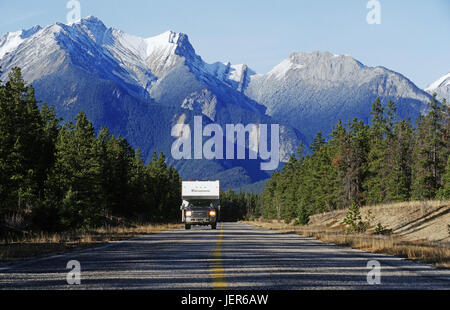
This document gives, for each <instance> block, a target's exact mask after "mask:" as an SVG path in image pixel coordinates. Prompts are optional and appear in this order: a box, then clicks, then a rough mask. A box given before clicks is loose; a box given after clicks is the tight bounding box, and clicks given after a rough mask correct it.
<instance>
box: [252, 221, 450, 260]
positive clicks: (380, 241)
mask: <svg viewBox="0 0 450 310" xmlns="http://www.w3.org/2000/svg"><path fill="white" fill-rule="evenodd" d="M246 223H247V224H251V225H254V226H257V227H262V228H266V229H272V230H277V231H280V232H284V233H296V234H299V235H302V236H306V237H312V238H315V239H318V240H321V241H324V242H328V243H333V244H336V245H340V246H345V247H351V248H354V249H359V250H362V251H366V252H372V253H380V254H388V255H394V256H398V257H403V258H407V259H411V260H415V261H420V262H424V263H429V264H433V265H435V266H436V267H443V268H450V246H449V245H448V244H446V243H440V242H429V241H407V240H403V238H401V237H399V236H396V235H395V234H394V235H391V236H380V235H372V234H370V233H366V234H345V233H343V232H341V231H339V230H337V229H326V228H325V229H318V228H317V227H315V228H311V227H308V225H307V226H304V227H299V226H294V225H291V224H285V223H283V222H278V221H270V222H267V221H266V222H264V221H252V222H246Z"/></svg>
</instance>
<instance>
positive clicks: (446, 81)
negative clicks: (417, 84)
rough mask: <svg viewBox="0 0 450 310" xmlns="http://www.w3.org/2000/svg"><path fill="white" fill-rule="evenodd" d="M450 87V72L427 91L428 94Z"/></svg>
mask: <svg viewBox="0 0 450 310" xmlns="http://www.w3.org/2000/svg"><path fill="white" fill-rule="evenodd" d="M449 85H450V72H449V73H447V74H446V75H444V76H443V77H441V78H439V79H438V80H436V81H435V82H433V83H432V84H431V85H430V86H428V87H427V88H426V89H425V90H426V91H427V92H432V91H434V90H436V89H437V88H439V87H444V86H449Z"/></svg>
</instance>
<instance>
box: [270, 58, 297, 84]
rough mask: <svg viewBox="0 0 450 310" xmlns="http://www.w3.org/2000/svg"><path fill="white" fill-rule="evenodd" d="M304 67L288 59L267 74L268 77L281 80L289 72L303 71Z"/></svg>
mask: <svg viewBox="0 0 450 310" xmlns="http://www.w3.org/2000/svg"><path fill="white" fill-rule="evenodd" d="M303 68H304V65H302V64H296V63H293V62H292V61H291V59H290V58H287V59H285V60H283V61H282V62H281V63H280V64H279V65H277V66H276V67H275V68H273V69H272V70H270V71H269V72H268V75H269V76H274V77H275V78H277V79H282V78H283V77H285V76H286V73H288V72H289V71H291V70H297V69H303Z"/></svg>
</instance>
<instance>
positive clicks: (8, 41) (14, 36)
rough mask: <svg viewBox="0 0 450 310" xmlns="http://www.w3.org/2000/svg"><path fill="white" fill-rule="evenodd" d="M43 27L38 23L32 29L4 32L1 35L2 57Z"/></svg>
mask: <svg viewBox="0 0 450 310" xmlns="http://www.w3.org/2000/svg"><path fill="white" fill-rule="evenodd" d="M41 29H42V28H41V26H39V25H37V26H34V27H31V28H30V29H26V30H24V29H22V30H19V31H16V32H8V33H6V34H4V35H3V36H2V37H0V59H1V58H3V56H5V54H7V53H11V52H13V51H15V50H16V49H17V48H18V47H19V45H20V44H22V43H23V42H24V41H25V40H26V39H28V38H29V37H31V36H32V35H34V34H35V33H36V32H38V31H39V30H41Z"/></svg>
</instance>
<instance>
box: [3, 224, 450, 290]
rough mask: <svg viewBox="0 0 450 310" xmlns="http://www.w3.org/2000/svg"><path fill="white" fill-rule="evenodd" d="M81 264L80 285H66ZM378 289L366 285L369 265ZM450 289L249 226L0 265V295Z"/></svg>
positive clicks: (403, 264)
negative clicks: (72, 264) (71, 266)
mask: <svg viewBox="0 0 450 310" xmlns="http://www.w3.org/2000/svg"><path fill="white" fill-rule="evenodd" d="M69 260H78V261H79V262H80V264H81V285H79V286H70V285H68V284H67V282H66V276H67V272H68V271H69V270H67V269H66V265H67V262H68V261H69ZM370 260H377V261H379V262H380V264H381V284H380V285H369V284H368V283H367V273H368V272H369V269H367V263H368V261H370ZM212 288H219V289H220V288H222V289H225V288H226V289H252V290H253V289H255V290H259V289H269V290H272V289H450V271H449V270H438V269H435V268H432V267H430V266H427V265H423V264H417V263H413V262H410V261H406V260H403V259H399V258H396V257H391V256H385V255H376V254H369V253H364V252H361V251H357V250H352V249H348V248H340V247H337V246H334V245H330V244H327V243H323V242H320V241H316V240H314V239H310V238H305V237H301V236H297V235H294V234H283V233H279V232H274V231H269V230H265V229H260V228H255V227H252V226H248V225H244V224H238V223H226V224H223V225H221V226H220V227H219V228H218V230H216V231H212V230H210V229H208V228H205V227H198V228H197V227H194V228H193V229H192V230H191V231H185V230H172V231H167V232H162V233H159V234H156V235H150V236H143V237H141V238H136V239H133V240H127V241H122V242H118V243H113V244H110V245H107V246H104V247H100V248H96V249H90V250H85V251H81V252H76V253H71V254H64V255H59V256H54V257H50V258H45V259H40V260H33V261H27V262H21V263H16V264H13V265H9V266H8V265H0V289H212Z"/></svg>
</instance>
